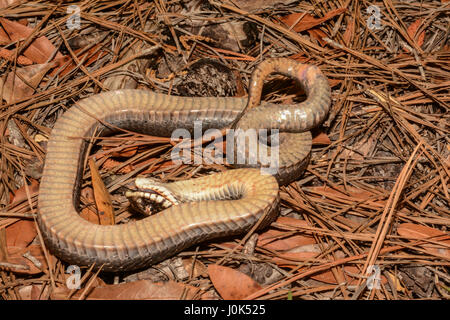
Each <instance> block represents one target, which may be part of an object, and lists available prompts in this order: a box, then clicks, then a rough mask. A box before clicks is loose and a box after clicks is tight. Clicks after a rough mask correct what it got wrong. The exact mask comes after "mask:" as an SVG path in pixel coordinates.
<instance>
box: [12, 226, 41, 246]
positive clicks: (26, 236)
mask: <svg viewBox="0 0 450 320" xmlns="http://www.w3.org/2000/svg"><path fill="white" fill-rule="evenodd" d="M36 235H37V231H36V226H35V224H34V221H33V220H19V221H17V222H16V223H13V224H11V225H9V226H8V227H7V228H6V245H7V247H8V248H9V247H14V248H26V247H27V246H28V245H29V244H30V243H31V241H33V239H34V238H35V237H36Z"/></svg>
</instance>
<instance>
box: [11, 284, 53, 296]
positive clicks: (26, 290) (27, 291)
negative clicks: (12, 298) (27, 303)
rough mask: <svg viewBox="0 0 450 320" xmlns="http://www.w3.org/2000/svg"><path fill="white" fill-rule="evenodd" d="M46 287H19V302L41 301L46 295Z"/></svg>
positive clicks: (38, 285)
mask: <svg viewBox="0 0 450 320" xmlns="http://www.w3.org/2000/svg"><path fill="white" fill-rule="evenodd" d="M48 288H49V287H48V286H45V287H44V285H42V284H31V285H28V286H23V287H20V288H19V289H18V290H17V291H18V292H19V295H20V298H21V300H42V299H44V297H46V296H47V294H48Z"/></svg>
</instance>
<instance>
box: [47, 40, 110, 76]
mask: <svg viewBox="0 0 450 320" xmlns="http://www.w3.org/2000/svg"><path fill="white" fill-rule="evenodd" d="M100 47H101V45H96V46H94V47H92V48H91V49H89V50H88V51H87V52H86V51H84V48H79V49H76V50H74V54H75V56H76V57H77V58H78V60H79V61H84V62H83V66H85V67H89V66H90V65H91V64H93V63H94V62H96V61H98V59H100V58H103V57H104V56H105V55H106V54H107V52H106V51H101V50H99V48H100ZM56 61H57V63H58V66H63V65H65V66H64V68H63V69H62V70H61V71H59V70H58V69H54V70H53V71H52V72H51V73H50V75H51V76H53V75H55V74H56V73H57V72H59V76H61V77H63V76H65V75H66V74H68V73H69V72H71V71H72V70H73V69H75V68H76V67H78V65H77V63H76V62H75V61H74V60H73V59H72V57H71V56H63V57H61V58H59V59H57V60H56Z"/></svg>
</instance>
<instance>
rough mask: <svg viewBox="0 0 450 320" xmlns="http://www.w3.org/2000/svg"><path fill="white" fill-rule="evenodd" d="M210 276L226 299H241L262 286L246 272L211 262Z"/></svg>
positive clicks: (215, 286) (209, 267)
mask: <svg viewBox="0 0 450 320" xmlns="http://www.w3.org/2000/svg"><path fill="white" fill-rule="evenodd" d="M208 273H209V278H210V279H211V281H212V283H213V285H214V288H216V290H217V292H218V293H219V294H220V296H221V297H222V298H223V299H224V300H241V299H244V298H245V297H247V296H249V295H250V294H252V293H254V292H256V291H259V290H261V289H262V287H261V286H260V285H259V284H258V283H257V282H256V281H255V280H253V279H252V278H250V277H249V276H247V275H246V274H244V273H242V272H239V271H237V270H235V269H232V268H228V267H224V266H219V265H217V264H210V265H209V266H208Z"/></svg>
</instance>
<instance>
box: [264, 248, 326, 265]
mask: <svg viewBox="0 0 450 320" xmlns="http://www.w3.org/2000/svg"><path fill="white" fill-rule="evenodd" d="M319 253H320V252H311V251H304V252H283V253H279V254H278V255H277V256H276V257H273V258H272V262H273V263H275V264H277V265H278V266H279V267H296V266H297V265H298V264H299V263H300V262H303V261H306V260H310V259H314V258H315V257H317V255H318V254H319Z"/></svg>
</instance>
